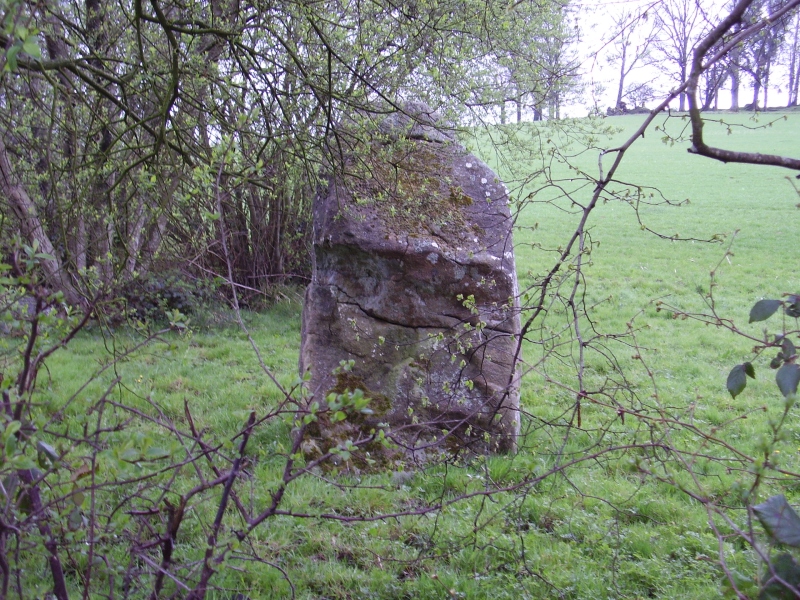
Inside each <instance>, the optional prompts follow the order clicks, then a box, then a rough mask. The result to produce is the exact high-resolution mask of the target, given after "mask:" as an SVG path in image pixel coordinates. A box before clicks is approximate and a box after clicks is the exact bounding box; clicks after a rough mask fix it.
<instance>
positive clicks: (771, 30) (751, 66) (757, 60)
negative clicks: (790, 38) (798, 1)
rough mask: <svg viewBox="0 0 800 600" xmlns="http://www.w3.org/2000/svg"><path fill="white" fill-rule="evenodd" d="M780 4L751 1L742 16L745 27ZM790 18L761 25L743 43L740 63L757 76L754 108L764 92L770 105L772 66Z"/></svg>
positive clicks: (765, 99)
mask: <svg viewBox="0 0 800 600" xmlns="http://www.w3.org/2000/svg"><path fill="white" fill-rule="evenodd" d="M779 6H780V4H778V3H773V2H768V1H759V2H754V3H753V4H751V5H750V7H749V8H748V10H747V12H746V13H745V15H744V17H743V19H742V27H747V25H748V24H753V23H756V22H758V21H760V20H761V19H763V18H764V14H772V13H774V12H775V11H776V9H777V8H778V7H779ZM787 25H788V22H787V17H786V16H784V17H781V18H780V19H778V20H776V21H775V22H772V23H770V26H769V27H766V28H763V29H761V30H760V31H759V32H758V34H757V35H754V36H752V37H750V38H749V39H748V41H747V43H745V44H743V45H742V50H741V52H740V54H739V55H738V59H739V67H740V68H741V69H742V70H743V71H745V72H746V73H747V74H748V75H750V77H751V79H752V80H753V103H752V104H753V109H754V110H757V109H758V107H759V96H760V95H761V91H762V90H763V92H764V100H763V106H764V107H765V108H766V106H767V93H768V91H769V76H770V73H771V71H772V66H773V63H774V61H775V59H776V58H777V55H778V52H779V51H780V48H781V45H782V44H783V41H784V36H785V34H786V28H787Z"/></svg>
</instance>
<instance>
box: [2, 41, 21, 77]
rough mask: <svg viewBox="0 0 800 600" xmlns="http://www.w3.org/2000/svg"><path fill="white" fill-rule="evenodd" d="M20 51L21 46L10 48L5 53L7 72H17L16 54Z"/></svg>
mask: <svg viewBox="0 0 800 600" xmlns="http://www.w3.org/2000/svg"><path fill="white" fill-rule="evenodd" d="M21 49H22V46H17V45H14V46H11V48H9V49H8V52H6V70H7V71H12V72H13V71H16V70H17V54H19V51H20V50H21Z"/></svg>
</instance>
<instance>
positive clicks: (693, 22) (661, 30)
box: [654, 0, 705, 112]
mask: <svg viewBox="0 0 800 600" xmlns="http://www.w3.org/2000/svg"><path fill="white" fill-rule="evenodd" d="M656 23H657V27H658V35H657V37H656V39H655V40H654V47H655V49H656V50H657V51H658V53H659V54H660V56H661V59H662V60H663V61H664V62H667V63H670V64H671V65H672V69H673V70H672V79H673V81H674V82H675V83H676V85H680V84H682V83H683V82H684V81H686V77H687V74H688V69H689V64H690V62H691V53H692V48H693V46H694V44H695V43H696V41H697V40H698V38H699V36H700V35H701V34H702V32H703V30H704V27H705V21H704V18H703V10H702V9H701V7H700V4H699V2H697V1H696V0H666V1H665V2H663V3H662V4H661V5H660V6H659V8H658V10H657V12H656ZM685 107H686V95H685V94H684V93H681V94H680V95H679V106H678V110H680V111H681V112H683V111H684V110H685Z"/></svg>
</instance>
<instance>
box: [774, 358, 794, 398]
mask: <svg viewBox="0 0 800 600" xmlns="http://www.w3.org/2000/svg"><path fill="white" fill-rule="evenodd" d="M775 382H776V383H777V384H778V388H779V389H780V390H781V393H782V394H783V395H784V397H786V396H789V395H790V394H796V393H797V384H798V383H800V366H798V365H796V364H795V363H785V364H784V365H783V366H782V367H781V368H780V369H778V372H777V373H775Z"/></svg>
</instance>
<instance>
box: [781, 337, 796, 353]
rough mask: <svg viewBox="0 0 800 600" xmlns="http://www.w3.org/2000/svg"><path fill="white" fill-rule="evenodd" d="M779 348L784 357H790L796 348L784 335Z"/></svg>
mask: <svg viewBox="0 0 800 600" xmlns="http://www.w3.org/2000/svg"><path fill="white" fill-rule="evenodd" d="M781 350H782V352H783V356H784V358H790V357H792V356H794V355H795V354H797V349H796V348H795V347H794V344H793V343H792V340H790V339H789V338H788V337H785V338H783V340H781Z"/></svg>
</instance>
